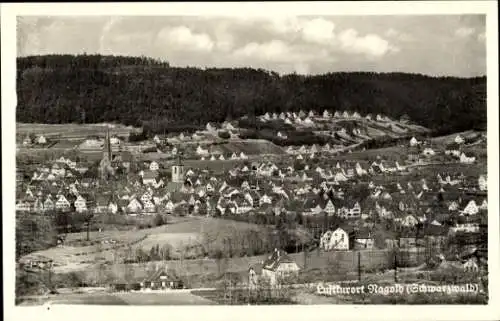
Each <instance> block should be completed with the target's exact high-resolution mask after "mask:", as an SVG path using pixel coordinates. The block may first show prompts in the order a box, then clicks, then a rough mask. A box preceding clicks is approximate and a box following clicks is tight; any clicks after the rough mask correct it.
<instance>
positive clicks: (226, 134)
mask: <svg viewBox="0 0 500 321" xmlns="http://www.w3.org/2000/svg"><path fill="white" fill-rule="evenodd" d="M218 135H219V137H220V138H222V139H229V138H231V135H230V134H229V133H228V132H226V131H220V132H219V134H218Z"/></svg>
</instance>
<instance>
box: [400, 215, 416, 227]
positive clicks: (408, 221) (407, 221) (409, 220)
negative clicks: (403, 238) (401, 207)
mask: <svg viewBox="0 0 500 321" xmlns="http://www.w3.org/2000/svg"><path fill="white" fill-rule="evenodd" d="M417 224H418V220H417V219H416V218H415V217H414V216H413V215H407V216H406V217H405V218H404V219H403V220H402V221H401V225H403V226H407V227H413V226H415V225H417Z"/></svg>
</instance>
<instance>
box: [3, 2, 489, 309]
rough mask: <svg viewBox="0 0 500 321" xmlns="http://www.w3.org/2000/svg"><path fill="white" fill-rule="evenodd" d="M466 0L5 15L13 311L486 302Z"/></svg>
mask: <svg viewBox="0 0 500 321" xmlns="http://www.w3.org/2000/svg"><path fill="white" fill-rule="evenodd" d="M450 2H452V1H450ZM389 3H390V2H389ZM460 3H465V4H469V5H470V6H473V5H474V2H472V1H470V2H467V1H462V2H460ZM478 3H479V4H482V6H480V7H478V8H480V9H478V10H479V11H480V10H483V12H480V13H474V12H473V11H471V12H464V13H456V12H454V13H453V14H447V13H445V12H443V13H441V12H439V11H436V13H435V14H418V13H417V12H415V13H412V11H411V9H410V10H407V12H406V13H405V14H386V13H384V12H383V11H381V12H380V14H363V13H362V12H361V11H360V13H359V14H357V13H356V11H354V12H353V11H350V12H349V14H341V13H335V10H333V11H328V12H326V11H324V12H322V11H317V12H316V14H312V13H311V12H307V13H305V14H301V13H300V12H299V11H295V12H290V13H286V10H285V11H284V13H282V14H276V15H273V14H272V13H271V12H266V9H265V6H264V5H265V4H264V3H254V4H253V6H252V5H251V3H240V4H237V3H232V4H231V8H238V5H240V6H241V9H240V11H245V10H247V8H248V9H252V8H253V9H252V10H250V11H252V12H253V11H257V12H260V14H259V13H257V14H255V13H253V14H249V15H248V16H246V15H244V14H243V13H242V12H239V13H238V14H231V12H232V11H227V12H225V13H224V14H223V13H222V11H221V13H220V14H213V12H212V11H210V14H208V13H207V14H203V11H199V12H198V13H197V14H193V13H192V11H191V12H189V13H185V14H182V12H179V13H176V12H175V11H171V12H168V11H161V10H159V11H157V12H155V10H154V5H151V6H150V7H148V8H151V9H150V14H148V15H146V14H143V13H142V11H138V12H137V13H136V14H135V13H134V12H133V11H132V12H130V13H128V14H115V13H114V12H113V11H112V10H109V11H107V10H100V9H99V7H98V5H97V4H96V5H95V7H96V9H95V11H94V13H93V14H88V12H87V13H86V14H83V13H81V14H79V11H78V10H77V9H75V10H74V12H73V13H72V14H60V13H57V6H56V5H52V8H53V9H54V10H53V12H54V13H53V14H44V13H43V12H42V13H40V14H36V13H35V14H34V13H30V14H25V15H23V14H22V13H18V14H16V15H15V16H11V17H10V19H9V21H13V22H14V23H15V27H14V26H12V29H13V31H12V34H13V35H14V34H15V39H12V41H11V43H10V45H11V46H12V47H13V48H15V49H13V50H12V52H14V51H15V57H12V58H9V59H10V60H9V62H8V64H10V65H11V67H10V68H11V69H12V70H15V72H14V71H13V72H14V73H15V74H12V75H11V76H12V79H11V81H12V85H11V86H10V87H9V90H11V88H12V90H15V92H12V93H11V94H10V96H12V97H14V99H15V100H14V101H13V102H9V104H8V105H4V104H3V105H4V106H5V107H3V108H2V119H3V118H4V117H3V114H4V112H6V110H5V109H7V108H8V109H9V110H10V109H11V113H12V114H13V115H14V114H15V116H13V117H12V118H10V119H14V117H15V124H14V122H13V121H9V122H10V123H8V124H7V125H5V124H4V121H2V141H4V139H11V140H12V141H13V143H12V145H11V146H12V147H9V148H10V150H8V151H7V153H9V154H11V155H13V156H12V159H14V157H15V165H13V166H12V167H11V168H10V172H12V177H14V172H15V179H14V180H13V182H11V184H10V185H5V184H6V183H4V188H6V189H9V190H12V193H11V194H9V195H13V196H14V197H15V201H14V200H10V201H11V207H10V210H9V211H6V207H5V206H6V205H5V202H6V201H8V199H6V198H5V197H3V202H4V215H3V218H4V220H6V219H8V220H10V221H12V223H11V224H10V225H11V226H12V231H10V232H9V233H10V235H11V240H10V244H12V249H11V250H10V252H11V253H12V254H13V255H12V258H9V259H10V260H11V261H12V262H11V265H13V268H12V270H13V272H12V273H15V275H14V274H11V279H12V282H13V283H14V282H15V286H14V290H15V294H14V293H13V294H11V297H12V300H13V301H15V302H13V304H14V305H15V306H16V307H26V308H28V307H47V306H49V307H51V308H52V307H53V308H54V309H57V307H58V306H65V305H71V306H73V305H76V306H86V307H90V306H124V305H132V306H156V307H158V306H216V305H222V306H262V305H272V306H276V307H277V308H278V307H279V306H290V305H292V306H294V305H295V306H297V305H306V306H307V305H335V306H337V305H362V306H370V305H471V306H474V305H477V306H484V307H486V306H488V305H489V304H490V305H491V304H492V303H493V302H491V295H490V293H491V291H490V290H491V289H490V288H492V287H493V285H492V284H491V282H490V277H491V275H492V273H493V272H498V271H492V270H494V269H495V267H496V269H498V262H497V258H498V253H493V254H492V252H491V251H489V249H490V250H491V249H493V251H496V252H498V244H491V243H489V242H488V239H489V236H490V234H491V233H494V234H496V236H495V239H496V240H498V195H495V194H491V192H492V189H493V190H494V191H495V192H496V194H498V177H497V176H493V177H492V175H497V174H498V172H493V173H492V172H490V171H489V169H490V170H491V166H490V167H489V166H488V163H491V162H492V160H493V161H496V162H498V158H497V157H498V156H497V154H498V149H495V148H498V147H496V146H498V127H496V128H491V127H490V126H488V125H489V124H490V121H491V120H490V118H496V120H495V121H498V104H497V106H493V105H489V104H490V102H489V100H488V99H490V92H489V90H490V88H491V86H490V84H489V83H488V82H489V81H490V79H489V78H488V77H490V74H491V73H488V70H489V68H494V71H493V72H494V73H496V71H497V70H498V65H497V66H493V65H491V64H490V61H488V58H487V57H488V50H489V48H490V47H489V43H488V41H489V40H490V39H489V37H490V36H491V35H493V36H492V37H493V38H495V39H493V40H494V41H495V42H494V43H493V45H495V46H496V44H497V41H498V34H497V33H496V32H497V27H496V28H495V30H492V31H494V32H495V33H496V34H495V33H493V34H492V33H491V31H489V32H490V33H488V36H487V30H490V29H489V28H490V26H489V25H488V28H487V21H488V19H489V18H488V17H489V16H490V15H491V14H494V15H495V17H496V14H497V13H496V8H495V6H491V5H490V6H488V1H486V2H484V1H483V2H481V1H478ZM490 4H491V3H490ZM115 5H119V3H115ZM204 5H205V6H207V7H209V6H210V4H208V3H207V4H204ZM214 5H215V4H214ZM219 5H222V7H224V5H223V4H219ZM331 5H334V3H332V4H331ZM457 5H458V6H460V4H457ZM259 6H261V7H262V8H261V9H256V8H260V7H259ZM286 6H287V4H285V3H282V4H279V5H276V4H275V6H274V7H273V8H279V7H282V8H284V9H285V7H286ZM303 6H305V7H307V6H308V5H307V4H303ZM325 6H326V5H325ZM352 6H353V7H356V5H355V4H352ZM66 7H71V5H69V4H66ZM372 7H373V4H372ZM407 7H408V6H406V7H405V8H407ZM408 8H409V7H408ZM484 8H493V10H494V11H493V10H492V11H491V13H490V12H485V11H484V10H485V9H484ZM3 9H4V8H3V7H2V11H4V10H3ZM63 9H64V8H63ZM64 10H67V8H66V9H64ZM64 10H63V11H64ZM235 10H236V9H235ZM2 20H4V17H3V14H2ZM4 31H5V28H4V25H2V32H4ZM3 36H4V35H2V37H3ZM3 43H4V40H3V39H2V45H3ZM2 47H3V46H2ZM495 50H496V49H495ZM497 53H498V52H497ZM14 59H15V61H14ZM487 61H488V63H487ZM6 64H7V63H6ZM3 66H4V57H2V69H3ZM9 77H10V76H9ZM497 77H498V76H497ZM14 79H15V80H14ZM496 79H497V78H496ZM3 80H4V76H3V75H2V82H3ZM497 86H498V84H496V85H495V87H494V88H493V89H494V90H498V88H497ZM487 89H488V90H487ZM492 95H493V96H496V99H498V92H493V94H492ZM2 96H4V88H2ZM488 107H489V108H488ZM491 109H493V111H491ZM495 109H496V110H495ZM490 113H491V114H490ZM490 115H491V116H490ZM496 124H498V123H496ZM5 126H10V127H9V129H8V131H7V129H6V128H5ZM496 126H498V125H496ZM491 130H493V131H492V132H491ZM488 133H490V135H488ZM492 134H493V136H492ZM9 137H10V138H9ZM14 139H15V147H14ZM489 139H492V140H494V142H493V144H494V145H490V141H489ZM491 146H493V149H492V148H491ZM488 147H490V148H488ZM14 148H15V154H14ZM4 153H5V149H4ZM14 155H15V156H14ZM4 156H5V155H4ZM14 166H15V171H14ZM493 166H495V165H494V164H493ZM496 166H498V163H497V164H496ZM3 170H4V171H5V170H6V168H5V167H4V168H3ZM7 186H8V187H7ZM489 192H490V194H491V195H490V197H488V195H489ZM10 201H9V202H10ZM492 204H494V207H492ZM491 215H493V216H495V217H496V218H495V220H494V221H492V220H491V219H490V217H489V216H491ZM492 222H493V223H492ZM491 224H495V225H491ZM4 231H5V229H4ZM488 231H490V233H488ZM14 245H15V250H14ZM4 249H5V245H4ZM488 253H490V255H495V256H494V257H493V260H492V258H491V257H490V259H489V255H488ZM4 259H5V256H4ZM14 271H15V272H14ZM14 280H15V281H14ZM192 311H195V310H192Z"/></svg>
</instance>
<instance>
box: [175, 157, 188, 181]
mask: <svg viewBox="0 0 500 321" xmlns="http://www.w3.org/2000/svg"><path fill="white" fill-rule="evenodd" d="M185 180H186V175H185V173H184V165H183V164H182V161H181V156H180V155H179V156H178V158H177V162H176V163H175V164H174V165H172V182H174V183H184V182H185Z"/></svg>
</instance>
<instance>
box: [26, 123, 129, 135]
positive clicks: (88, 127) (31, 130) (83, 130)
mask: <svg viewBox="0 0 500 321" xmlns="http://www.w3.org/2000/svg"><path fill="white" fill-rule="evenodd" d="M106 125H107V124H35V123H33V124H24V123H17V124H16V132H17V134H18V135H23V136H24V135H26V134H34V135H40V134H42V135H44V136H45V137H48V138H56V137H61V136H64V138H65V139H70V138H80V137H83V138H85V137H86V136H89V135H104V132H105V130H106ZM109 125H110V132H111V133H112V134H116V135H118V136H128V135H129V134H130V133H131V132H134V131H138V130H139V129H138V128H134V127H130V126H123V125H116V124H109Z"/></svg>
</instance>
